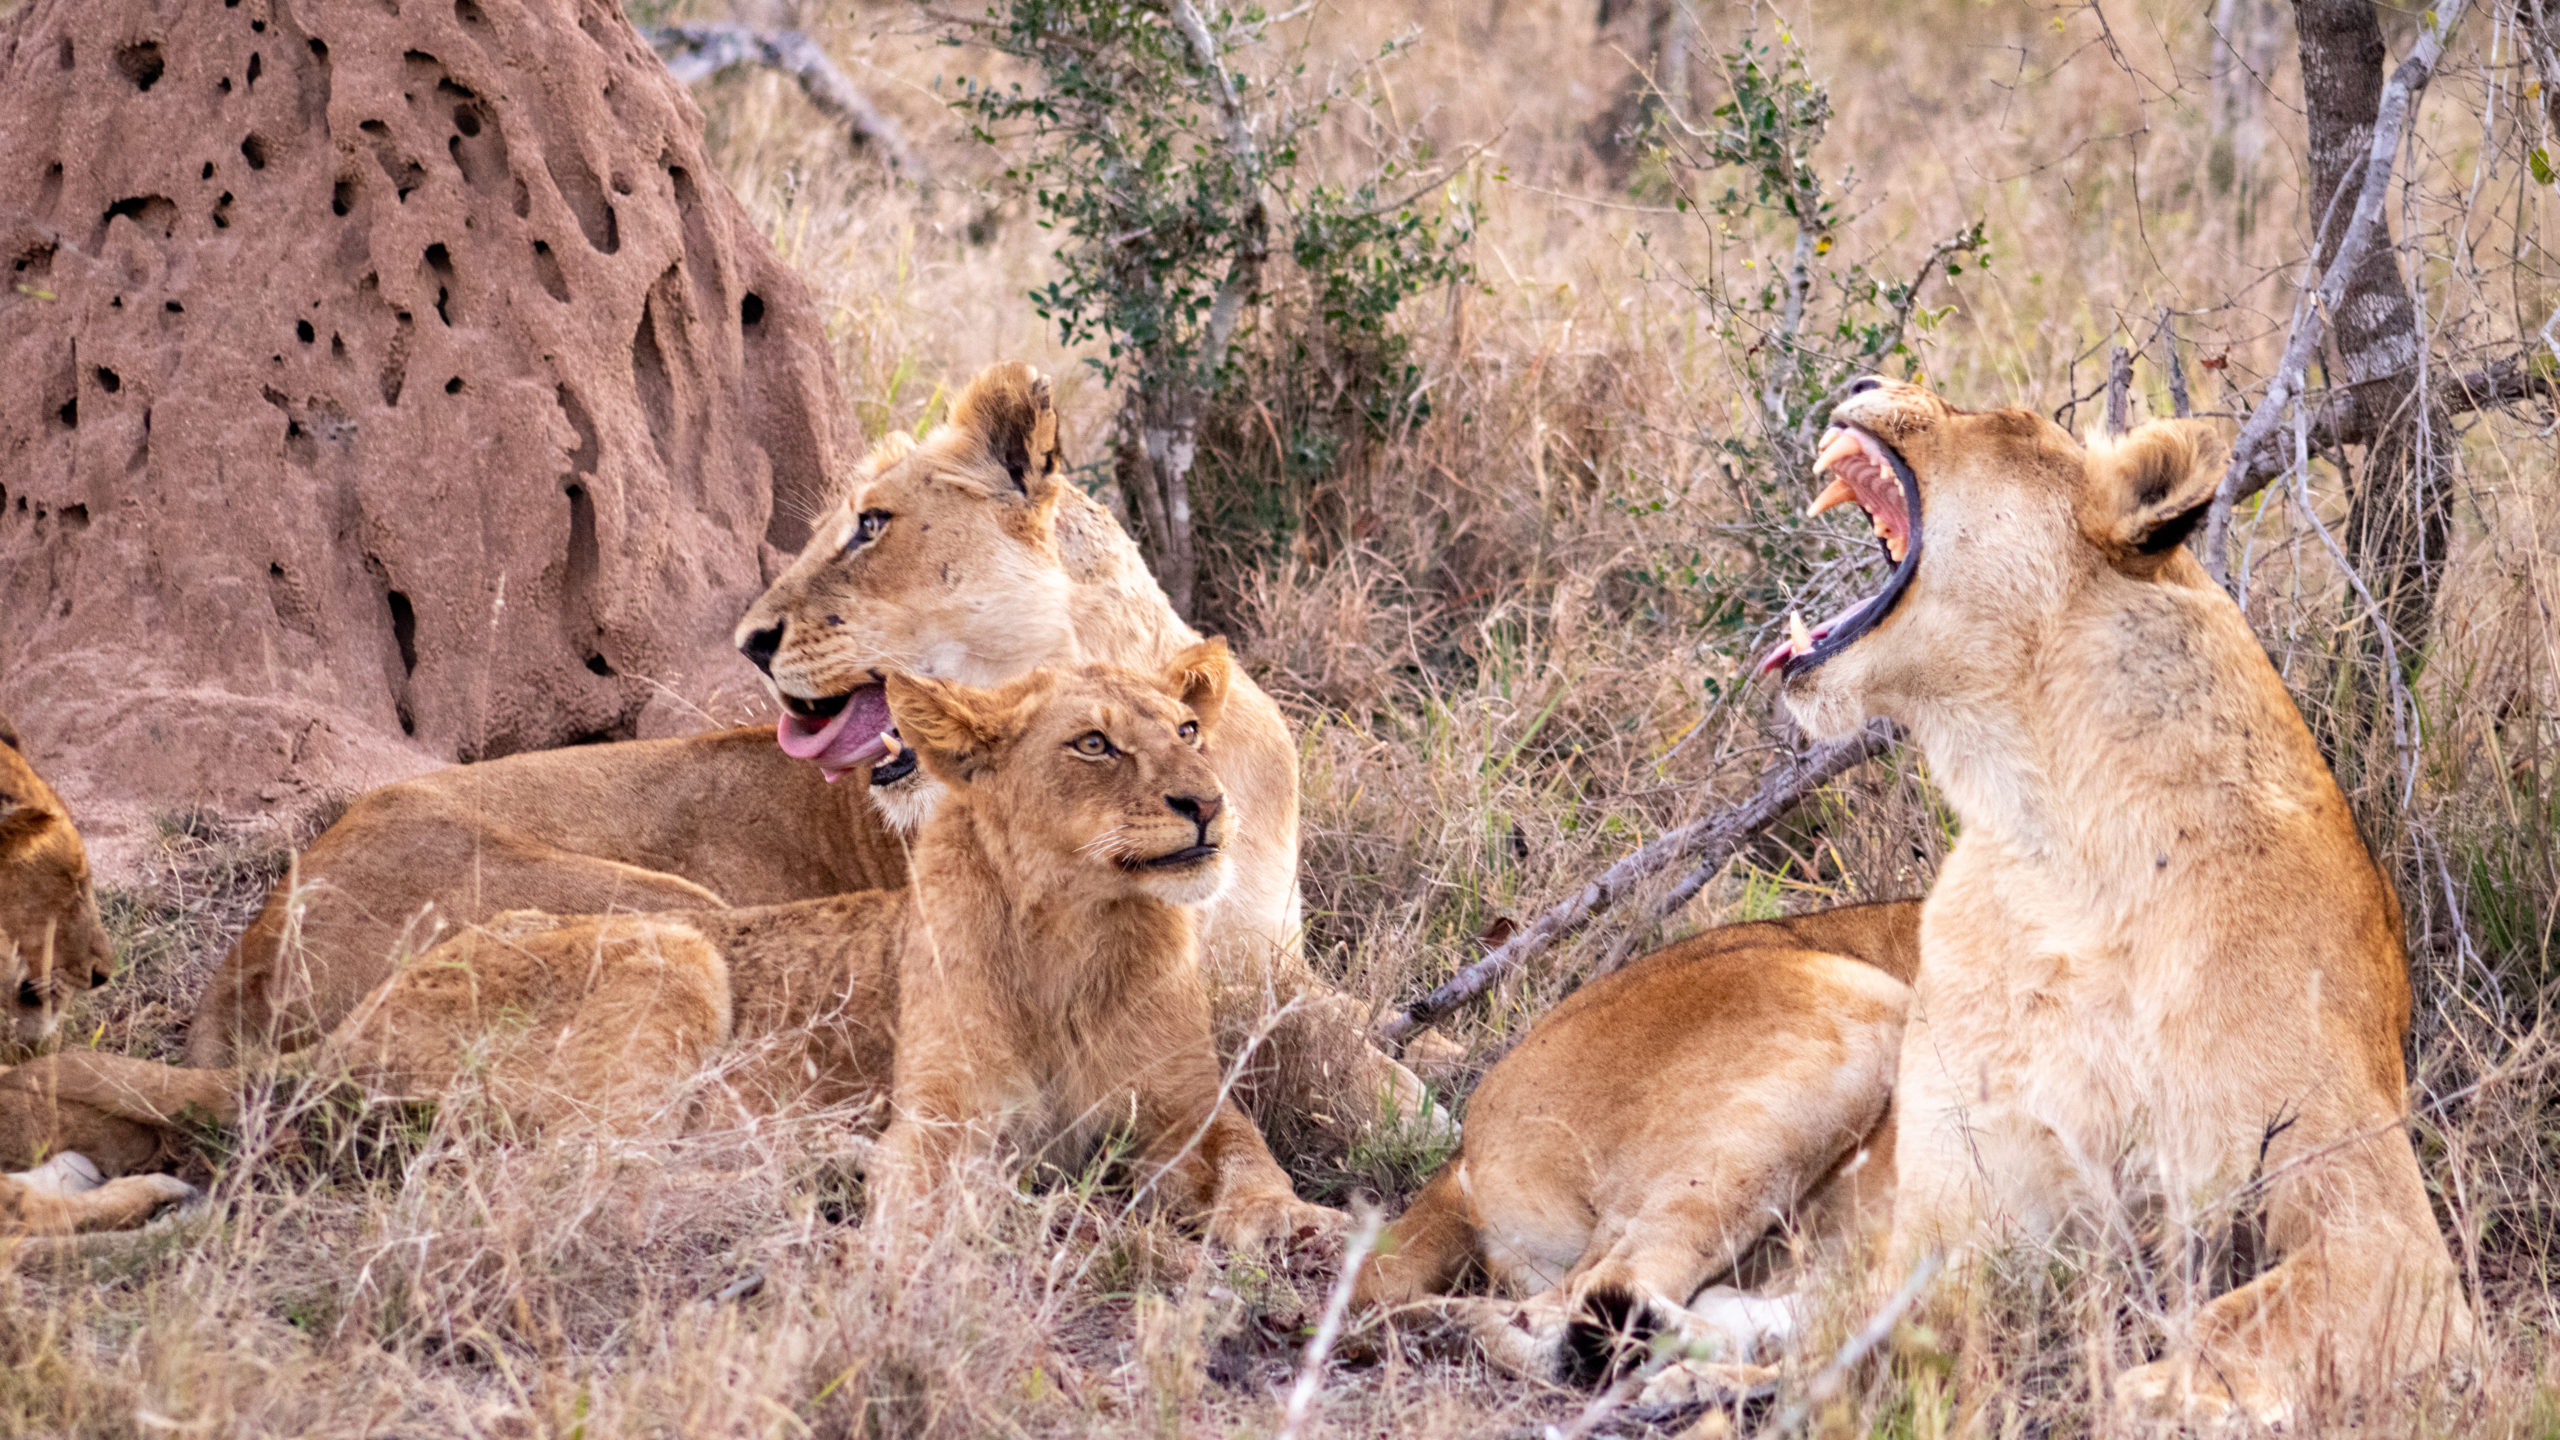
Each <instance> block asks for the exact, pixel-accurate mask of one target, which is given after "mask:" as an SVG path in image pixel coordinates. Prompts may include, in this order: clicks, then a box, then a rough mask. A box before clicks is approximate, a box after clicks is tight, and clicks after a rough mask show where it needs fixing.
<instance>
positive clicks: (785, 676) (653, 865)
mask: <svg viewBox="0 0 2560 1440" xmlns="http://www.w3.org/2000/svg"><path fill="white" fill-rule="evenodd" d="M1199 638H1200V637H1199V635H1198V634H1197V633H1196V632H1195V631H1193V630H1192V629H1191V628H1190V627H1189V626H1187V625H1185V624H1183V623H1182V621H1181V620H1180V618H1178V617H1177V616H1176V615H1175V614H1174V613H1173V609H1172V607H1171V606H1170V605H1169V604H1167V603H1166V601H1165V598H1164V592H1163V591H1162V590H1161V589H1159V588H1158V587H1157V585H1156V583H1155V581H1154V579H1153V578H1152V577H1151V576H1149V575H1148V573H1147V571H1146V568H1145V565H1144V564H1143V562H1141V561H1140V559H1139V558H1138V554H1137V549H1136V547H1135V546H1134V545H1133V544H1131V543H1130V541H1129V538H1128V536H1127V535H1126V534H1125V533H1123V532H1122V531H1121V529H1120V527H1119V525H1118V524H1117V523H1116V522H1115V521H1113V520H1112V518H1111V516H1110V514H1109V512H1107V511H1106V510H1104V509H1103V508H1102V507H1101V506H1100V505H1098V504H1096V503H1094V502H1093V501H1092V500H1091V499H1089V498H1087V497H1086V496H1085V495H1084V494H1083V493H1082V492H1081V491H1079V490H1078V489H1076V487H1075V486H1074V485H1073V484H1071V483H1069V482H1068V480H1067V478H1066V475H1065V465H1064V461H1063V458H1062V456H1061V453H1060V451H1059V448H1058V417H1057V412H1056V411H1055V409H1054V408H1053V407H1052V405H1051V402H1050V398H1049V385H1048V382H1047V380H1046V379H1044V378H1043V377H1041V376H1040V375H1038V374H1037V373H1036V372H1034V371H1033V370H1032V369H1031V368H1030V367H1028V366H1024V365H1018V364H1012V365H998V366H994V367H992V368H990V369H989V370H987V371H986V372H985V373H983V374H981V375H980V376H978V378H977V379H976V380H975V381H974V382H972V383H971V384H970V386H969V387H968V389H967V391H966V392H964V393H963V394H962V395H961V396H960V398H959V401H958V403H957V404H956V405H955V406H954V407H953V411H952V417H951V421H950V423H949V424H947V425H944V426H943V427H941V428H940V429H938V430H936V431H935V432H934V433H933V434H931V435H930V436H928V437H926V438H925V439H924V440H923V441H922V442H920V443H919V442H916V441H913V440H911V439H909V438H907V437H904V436H896V437H892V438H891V440H890V441H888V442H887V443H885V444H883V445H882V446H880V447H879V448H878V449H877V450H876V451H875V452H874V453H873V454H872V455H870V456H869V457H868V458H867V459H865V460H864V461H863V462H862V464H861V465H860V467H859V468H858V470H857V472H856V474H855V475H854V476H853V478H852V479H851V480H850V482H849V484H848V494H847V497H846V499H845V501H844V503H843V504H841V505H839V506H837V507H836V509H835V510H834V511H832V512H830V513H828V514H826V515H822V516H820V517H819V518H818V520H817V523H816V528H815V534H814V536H813V538H812V539H811V541H810V542H809V545H808V547H807V549H806V550H804V551H803V553H802V554H801V555H800V557H799V558H798V559H797V560H796V561H794V562H793V564H792V565H791V567H790V569H789V571H788V572H787V573H786V574H784V575H783V576H782V577H781V578H780V579H779V580H778V581H776V582H775V584H774V585H773V587H772V589H771V590H770V591H769V592H768V593H767V594H766V595H765V597H764V598H763V599H761V600H760V601H758V602H757V604H756V606H755V608H754V610H753V611H752V612H751V613H750V614H749V616H748V618H747V620H746V621H745V622H744V623H743V624H742V625H741V626H740V643H741V646H742V647H743V648H744V649H746V650H747V652H748V654H749V655H750V656H751V657H752V658H754V659H756V660H757V661H758V663H759V664H760V665H761V666H764V667H766V668H769V669H770V671H771V673H772V675H773V676H774V683H775V685H776V686H777V693H779V694H780V695H781V696H782V697H783V699H784V701H785V704H786V706H787V707H788V709H789V713H788V714H787V715H786V716H785V718H784V720H783V722H782V724H781V727H780V738H781V740H782V742H783V745H784V746H785V747H787V748H789V749H791V750H794V751H798V752H800V753H801V754H802V755H803V756H805V757H806V758H807V759H809V760H813V761H815V762H816V763H814V764H810V763H802V761H801V760H799V759H794V758H792V756H791V755H788V754H785V753H784V751H783V750H782V749H777V748H776V744H775V740H776V735H775V732H773V731H768V730H758V729H755V728H744V729H737V730H730V731H726V732H722V733H718V734H710V735H701V736H695V737H690V738H686V739H680V740H659V741H638V742H630V743H624V744H617V745H596V746H585V747H579V748H575V749H569V750H559V751H547V752H542V753H538V754H530V755H520V756H512V757H509V758H507V759H503V760H498V761H492V762H487V763H483V764H478V765H468V766H460V767H456V768H453V769H450V770H444V771H440V772H437V773H435V774H432V775H427V776H424V777H421V778H419V779H417V780H412V781H408V782H405V783H403V784H400V785H394V786H390V787H388V788H386V789H383V790H379V791H376V792H374V793H373V794H371V795H368V796H366V797H364V798H363V799H361V800H359V801H358V802H357V803H356V804H355V806H354V807H353V808H351V809H350V810H349V811H348V812H347V814H346V815H345V816H344V817H342V818H341V819H340V820H339V821H338V822H337V823H336V824H335V825H333V826H332V827H331V828H330V829H329V831H328V832H327V833H326V834H324V835H322V836H321V837H320V838H319V839H318V840H317V841H315V842H314V843H313V844H312V845H311V847H310V848H309V850H307V851H306V852H305V853H304V854H303V856H302V857H301V860H300V862H299V866H298V871H297V875H296V877H295V880H296V881H298V883H288V884H286V885H283V886H279V887H278V889H277V891H276V893H275V894H274V895H273V896H271V897H270V898H269V900H268V902H267V905H266V907H265V909H264V910H262V911H261V912H260V913H259V915H258V918H257V920H256V922H255V923H254V924H252V925H251V926H250V928H249V930H248V931H247V932H246V933H245V934H244V935H243V936H242V937H241V939H240V942H239V944H238V945H237V946H236V947H235V948H234V949H233V950H232V952H231V953H230V955H229V956H228V957H226V958H225V959H224V961H223V962H222V965H221V967H220V968H219V969H218V970H217V971H216V973H215V975H214V978H213V980H212V982H211V984H210V985H209V986H208V987H207V989H206V991H205V994H204V996H203V999H202V1001H201V1003H200V1004H199V1006H198V1009H197V1012H196V1018H195V1020H194V1022H193V1024H192V1026H191V1027H190V1030H189V1037H188V1058H189V1060H190V1062H191V1063H194V1064H197V1065H223V1064H228V1063H230V1062H231V1060H232V1058H233V1054H234V1052H235V1049H236V1048H237V1047H238V1045H239V1044H240V1043H241V1042H242V1041H243V1040H244V1039H254V1040H257V1041H259V1042H261V1043H272V1044H277V1045H280V1046H282V1047H284V1048H292V1047H295V1046H298V1045H302V1044H307V1043H309V1042H310V1041H311V1040H313V1039H315V1038H317V1037H318V1035H319V1034H320V1033H321V1032H323V1031H325V1030H327V1029H328V1028H329V1027H330V1026H332V1025H335V1024H336V1023H337V1022H338V1021H339V1020H340V1019H342V1018H344V1016H345V1015H346V1014H347V1013H348V1011H349V1010H350V1009H351V1008H352V1007H353V1006H354V1004H355V1003H356V1001H357V1000H358V999H359V998H360V997H361V996H363V995H364V994H365V993H367V992H368V991H370V990H371V989H372V988H373V987H374V986H375V985H377V984H379V983H380V982H381V981H382V979H383V978H384V977H385V976H387V975H388V974H390V973H391V969H392V966H393V964H394V961H395V957H396V955H397V953H399V952H400V951H401V950H402V949H403V948H404V938H405V946H406V948H408V949H409V950H412V951H414V950H416V949H422V948H424V945H425V943H426V942H427V941H428V940H429V939H430V938H431V937H432V933H433V926H434V925H435V924H437V923H442V924H469V923H475V922H478V921H481V920H485V919H487V918H488V917H489V916H491V915H493V914H496V913H497V912H499V911H501V910H506V909H516V908H529V909H540V910H548V911H554V912H562V911H579V912H605V911H627V910H659V909H668V908H683V907H698V906H705V905H711V904H717V903H724V902H725V903H727V904H732V905H742V904H770V903H776V902H781V901H788V900H796V899H809V898H815V897H818V896H823V895H833V894H838V893H843V892H849V891H857V890H868V889H877V888H886V887H895V886H897V885H899V884H901V883H903V881H904V877H905V874H906V860H905V855H904V852H903V847H902V846H901V844H900V842H899V840H898V838H897V836H896V835H895V834H893V833H891V831H890V830H889V829H888V828H886V827H885V826H884V825H883V824H882V821H881V818H880V817H879V816H878V815H876V814H875V813H874V807H873V805H871V804H868V803H866V802H865V798H864V797H865V795H866V794H868V795H869V796H871V797H873V798H874V799H876V800H879V801H882V802H884V803H883V807H882V808H886V809H888V810H890V811H893V812H895V813H896V814H897V815H898V816H899V817H901V818H902V819H903V820H904V821H906V822H908V823H909V825H910V826H911V825H912V823H913V822H914V821H915V820H916V819H917V818H918V817H919V816H920V815H921V814H922V813H924V812H925V811H926V810H929V809H930V807H931V795H932V791H933V787H932V785H931V784H930V781H929V778H928V777H926V776H923V775H920V774H918V773H917V772H916V770H915V767H914V765H913V764H912V763H910V762H909V761H908V760H907V758H906V757H904V756H903V755H901V756H897V757H895V758H891V757H890V756H889V754H888V748H887V746H885V745H883V744H881V743H879V740H880V737H881V736H882V735H883V734H885V733H886V732H887V730H888V724H887V715H886V711H885V709H884V708H883V702H882V699H881V696H882V690H881V687H880V680H881V678H882V677H883V676H884V675H886V674H890V673H907V674H916V675H928V676H935V677H939V678H943V679H953V680H961V681H965V682H969V683H973V684H981V685H991V684H997V683H1000V682H1002V681H1005V680H1008V679H1011V678H1013V677H1015V676H1017V675H1020V674H1022V673H1023V672H1024V671H1025V670H1027V669H1029V668H1031V667H1033V666H1036V665H1044V664H1063V663H1072V662H1077V661H1108V662H1111V663H1115V664H1123V665H1129V666H1132V667H1137V668H1141V669H1154V668H1158V667H1161V666H1162V665H1164V664H1165V663H1166V662H1167V661H1169V660H1170V659H1171V658H1172V657H1173V656H1174V655H1176V654H1178V653H1180V652H1182V651H1183V650H1185V649H1186V648H1187V647H1189V646H1191V645H1192V644H1194V643H1196V642H1197V641H1198V640H1199ZM1229 709H1230V712H1231V713H1230V715H1229V717H1228V721H1227V724H1226V728H1225V730H1224V732H1223V734H1222V738H1221V741H1220V743H1219V745H1218V746H1217V747H1216V748H1215V749H1214V750H1213V751H1212V752H1211V755H1210V760H1211V763H1212V764H1213V765H1215V766H1216V767H1217V770H1218V773H1219V776H1220V779H1221V781H1222V783H1223V784H1224V786H1225V790H1226V793H1227V794H1228V796H1229V797H1230V800H1231V803H1233V804H1234V805H1236V806H1237V807H1238V809H1239V810H1240V811H1241V812H1242V814H1243V821H1242V826H1241V829H1240V830H1239V832H1238V834H1239V837H1240V838H1239V841H1238V845H1237V853H1236V856H1235V858H1234V861H1233V864H1234V868H1235V873H1236V879H1235V883H1234V885H1233V886H1232V887H1230V889H1229V891H1228V893H1227V894H1226V895H1224V896H1223V897H1221V898H1220V899H1219V900H1218V901H1217V902H1216V903H1215V904H1214V905H1212V906H1211V907H1209V909H1208V910H1207V912H1206V913H1205V916H1204V926H1205V932H1204V941H1205V946H1206V949H1205V957H1206V970H1207V973H1208V976H1209V981H1210V988H1211V994H1212V1004H1213V1008H1214V1012H1215V1015H1216V1019H1217V1024H1218V1028H1219V1033H1220V1038H1221V1043H1222V1044H1223V1045H1226V1046H1228V1047H1230V1048H1232V1047H1233V1046H1235V1045H1236V1044H1239V1043H1241V1042H1242V1041H1243V1040H1244V1039H1246V1038H1248V1037H1250V1036H1252V1035H1253V1034H1254V1033H1255V1032H1256V1031H1257V1030H1258V1029H1260V1028H1261V1027H1262V1026H1263V1025H1264V1024H1265V1023H1266V1022H1268V1021H1269V1020H1270V1017H1271V1016H1272V1015H1273V1013H1274V1012H1275V1011H1276V1012H1278V1016H1279V1018H1278V1020H1277V1023H1276V1026H1275V1027H1274V1028H1273V1029H1272V1030H1271V1033H1270V1035H1269V1037H1268V1039H1267V1041H1265V1042H1264V1044H1263V1047H1262V1049H1261V1051H1260V1052H1259V1055H1260V1057H1261V1058H1263V1059H1267V1060H1269V1061H1270V1062H1271V1064H1270V1065H1269V1066H1260V1065H1258V1066H1257V1069H1265V1068H1268V1069H1276V1071H1277V1074H1276V1075H1274V1076H1267V1077H1264V1078H1263V1083H1261V1084H1259V1085H1258V1087H1256V1088H1257V1090H1258V1094H1257V1101H1256V1108H1257V1109H1261V1110H1263V1111H1264V1112H1265V1113H1270V1112H1272V1111H1275V1110H1286V1111H1290V1112H1294V1113H1299V1114H1309V1115H1316V1116H1328V1117H1331V1118H1333V1119H1334V1120H1335V1121H1337V1122H1338V1123H1336V1124H1333V1125H1331V1126H1330V1127H1327V1128H1329V1129H1330V1131H1331V1133H1332V1135H1333V1138H1334V1141H1335V1143H1341V1142H1343V1141H1346V1140H1348V1139H1349V1137H1350V1136H1351V1135H1352V1134H1354V1133H1356V1131H1357V1130H1358V1128H1359V1127H1360V1125H1361V1124H1363V1123H1365V1122H1367V1121H1368V1120H1370V1119H1372V1118H1374V1117H1376V1116H1377V1115H1378V1114H1380V1113H1381V1112H1380V1108H1379V1107H1380V1104H1381V1101H1382V1099H1383V1101H1384V1102H1385V1104H1386V1105H1387V1107H1389V1108H1391V1109H1392V1110H1394V1111H1395V1112H1396V1113H1400V1114H1404V1115H1413V1114H1417V1113H1419V1112H1420V1111H1422V1110H1423V1109H1424V1108H1425V1105H1426V1101H1425V1097H1424V1093H1423V1091H1422V1088H1421V1085H1420V1083H1419V1082H1418V1081H1416V1080H1415V1079H1414V1077H1413V1076H1412V1075H1411V1074H1410V1073H1409V1072H1407V1071H1406V1070H1405V1069H1404V1068H1403V1067H1402V1066H1400V1065H1398V1064H1396V1063H1395V1062H1394V1061H1392V1060H1389V1059H1388V1058H1387V1057H1386V1056H1384V1055H1382V1054H1380V1053H1379V1052H1378V1051H1377V1050H1375V1049H1374V1048H1372V1047H1371V1045H1370V1042H1369V1039H1368V1025H1369V1019H1370V1017H1369V1015H1368V1013H1367V1011H1366V1009H1365V1007H1362V1006H1360V1005H1358V1004H1356V1003H1354V1002H1352V1001H1350V1000H1349V999H1348V998H1346V997H1343V996H1340V995H1337V994H1334V993H1333V992H1332V991H1330V990H1329V989H1327V988H1326V987H1325V986H1324V984H1323V983H1322V982H1321V981H1320V980H1318V979H1317V978H1316V977H1315V975H1314V974H1313V973H1312V972H1311V971H1310V970H1309V969H1308V967H1307V965H1306V962H1305V960H1304V958H1303V956H1302V955H1301V953H1300V948H1299V944H1300V917H1299V900H1298V886H1297V850H1298V835H1297V825H1298V822H1297V806H1298V790H1297V751H1296V747H1295V745H1294V744H1293V743H1292V741H1291V739H1290V736H1289V731H1288V727H1287V724H1286V722H1285V721H1284V720H1283V719H1282V717H1281V714H1280V711H1279V709H1278V707H1277V706H1275V705H1274V704H1273V703H1272V701H1271V699H1270V697H1269V696H1267V695H1265V694H1264V693H1263V692H1262V691H1261V689H1260V688H1259V687H1257V686H1255V685H1254V684H1253V683H1252V682H1251V680H1249V679H1247V678H1244V677H1242V676H1239V677H1238V678H1237V680H1236V684H1235V693H1234V696H1233V697H1232V699H1231V701H1230V705H1229ZM822 775H823V776H824V779H822V778H821V777H822ZM839 776H848V777H852V780H851V781H850V782H849V783H847V784H844V785H841V786H832V785H829V784H827V783H825V782H826V780H832V779H835V778H837V777H839ZM422 917H431V918H428V919H424V920H422Z"/></svg>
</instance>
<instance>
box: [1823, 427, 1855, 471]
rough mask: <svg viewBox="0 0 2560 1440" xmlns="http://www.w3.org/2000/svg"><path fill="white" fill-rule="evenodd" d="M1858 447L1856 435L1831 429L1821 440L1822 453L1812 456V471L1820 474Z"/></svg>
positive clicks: (1851, 453) (1852, 453)
mask: <svg viewBox="0 0 2560 1440" xmlns="http://www.w3.org/2000/svg"><path fill="white" fill-rule="evenodd" d="M1858 448H1859V447H1858V437H1857V436H1856V435H1855V434H1854V433H1852V432H1850V431H1847V430H1833V431H1832V432H1831V433H1830V435H1829V436H1828V437H1826V438H1825V439H1824V440H1823V442H1822V453H1821V454H1819V455H1816V456H1814V457H1813V473H1814V474H1816V475H1819V474H1821V473H1822V472H1823V471H1825V470H1828V469H1830V468H1831V467H1832V466H1834V465H1837V464H1839V463H1840V462H1841V460H1842V459H1844V458H1846V457H1847V456H1851V455H1855V454H1857V453H1858Z"/></svg>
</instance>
